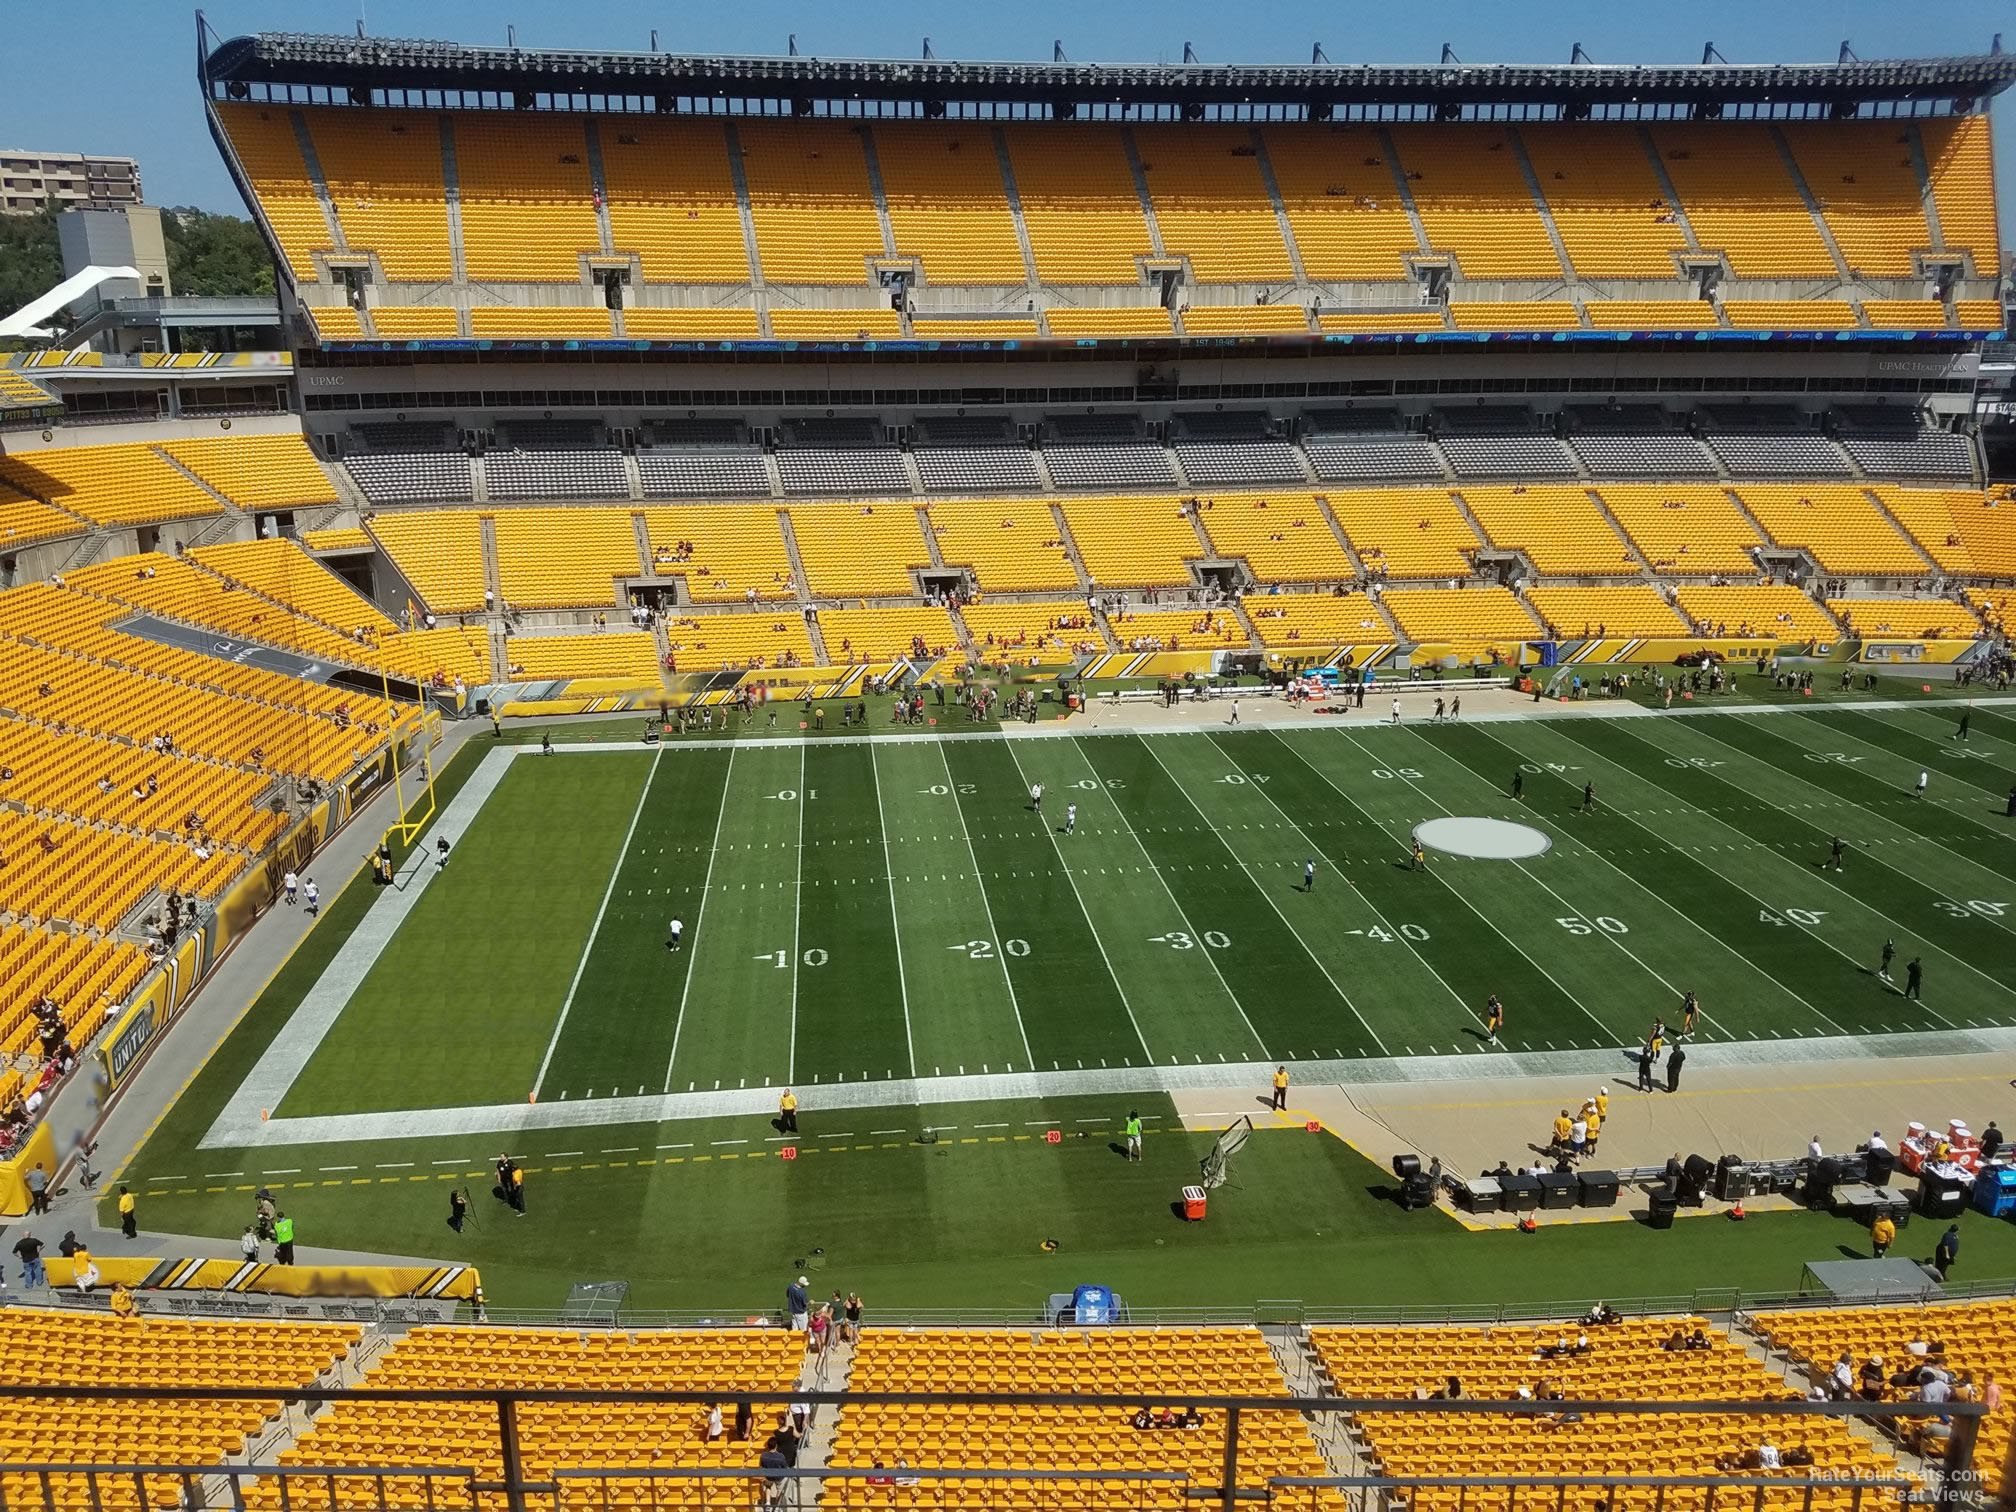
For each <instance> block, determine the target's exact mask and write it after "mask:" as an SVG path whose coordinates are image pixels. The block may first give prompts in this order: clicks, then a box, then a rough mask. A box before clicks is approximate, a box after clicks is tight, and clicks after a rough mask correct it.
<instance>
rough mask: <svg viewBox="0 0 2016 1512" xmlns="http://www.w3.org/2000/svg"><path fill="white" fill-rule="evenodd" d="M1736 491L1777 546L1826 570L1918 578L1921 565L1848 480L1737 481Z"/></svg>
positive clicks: (1872, 505) (1867, 497) (1920, 560)
mask: <svg viewBox="0 0 2016 1512" xmlns="http://www.w3.org/2000/svg"><path fill="white" fill-rule="evenodd" d="M1735 491H1736V495H1737V497H1739V498H1740V499H1742V501H1743V502H1744V504H1746V505H1747V506H1749V509H1750V512H1751V514H1753V515H1755V516H1756V517H1757V522H1758V523H1759V524H1760V525H1762V526H1763V527H1764V528H1765V529H1766V530H1768V531H1770V532H1771V538H1772V539H1773V540H1774V541H1776V542H1777V543H1778V544H1779V545H1780V546H1801V547H1804V548H1805V549H1806V550H1808V551H1810V552H1811V553H1812V554H1813V559H1814V560H1815V561H1817V562H1818V563H1819V564H1820V565H1821V567H1822V568H1823V569H1824V570H1826V571H1828V572H1843V573H1882V574H1891V575H1901V576H1905V577H1917V576H1919V575H1921V574H1922V573H1923V572H1924V571H1925V563H1924V561H1923V560H1922V559H1921V558H1920V557H1919V555H1918V553H1917V552H1915V551H1913V550H1912V549H1911V547H1910V545H1909V543H1907V542H1906V541H1905V539H1904V538H1903V537H1902V536H1900V535H1899V534H1898V533H1897V531H1896V528H1895V527H1894V526H1892V525H1891V523H1890V522H1889V521H1888V520H1886V519H1884V518H1883V516H1882V514H1881V513H1880V512H1878V510H1877V508H1876V506H1875V505H1874V504H1872V503H1870V502H1869V496H1868V494H1866V493H1865V492H1864V491H1863V490H1862V489H1860V488H1857V487H1855V486H1854V485H1852V484H1846V483H1739V484H1738V485H1736V490H1735Z"/></svg>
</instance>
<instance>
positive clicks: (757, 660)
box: [665, 607, 816, 672]
mask: <svg viewBox="0 0 2016 1512" xmlns="http://www.w3.org/2000/svg"><path fill="white" fill-rule="evenodd" d="M665 639H666V643H667V644H668V645H670V646H671V648H672V651H671V656H672V670H674V671H677V672H706V671H714V670H718V669H720V668H724V667H734V668H740V667H803V666H810V665H811V664H812V662H813V661H814V660H816V658H815V657H814V655H813V652H812V636H811V633H810V632H809V631H807V630H806V628H805V616H804V615H803V614H801V613H799V611H798V610H797V609H795V608H787V607H779V608H777V609H774V610H770V611H766V612H764V613H761V614H706V615H693V616H686V617H684V618H681V619H674V620H667V621H666V622H665Z"/></svg>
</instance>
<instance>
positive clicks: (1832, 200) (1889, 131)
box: [1777, 121, 1932, 278]
mask: <svg viewBox="0 0 2016 1512" xmlns="http://www.w3.org/2000/svg"><path fill="white" fill-rule="evenodd" d="M1777 130H1778V131H1779V132H1780V133H1781V134H1782V135H1783V136H1784V138H1785V145H1786V146H1788V147H1790V148H1791V149H1792V156H1793V158H1794V160H1795V161H1797V162H1798V164H1799V172H1800V174H1801V176H1803V177H1804V178H1805V180H1806V187H1807V189H1808V190H1810V191H1811V192H1812V195H1813V202H1814V204H1816V205H1818V206H1819V207H1820V213H1821V215H1822V216H1824V217H1825V218H1826V221H1827V228H1828V230H1830V231H1832V232H1833V233H1834V242H1835V245H1837V246H1838V247H1840V249H1841V256H1842V257H1843V258H1844V259H1845V260H1846V261H1847V264H1848V271H1849V272H1850V273H1853V274H1855V275H1857V276H1858V277H1866V278H1909V277H1911V276H1912V275H1913V274H1914V273H1916V272H1917V261H1916V259H1915V258H1914V257H1913V256H1912V254H1913V253H1914V252H1919V251H1924V250H1927V249H1929V248H1930V247H1931V245H1932V231H1931V228H1930V227H1929V226H1927V225H1926V223H1925V206H1924V201H1923V199H1922V198H1921V197H1920V194H1919V188H1918V168H1917V165H1916V164H1915V163H1914V162H1913V161H1912V157H1911V124H1910V123H1909V122H1908V121H1829V122H1827V123H1826V124H1824V125H1822V124H1820V123H1818V122H1803V121H1792V122H1787V123H1785V124H1784V125H1782V126H1779V127H1778V128H1777Z"/></svg>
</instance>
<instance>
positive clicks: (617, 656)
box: [504, 630, 658, 680]
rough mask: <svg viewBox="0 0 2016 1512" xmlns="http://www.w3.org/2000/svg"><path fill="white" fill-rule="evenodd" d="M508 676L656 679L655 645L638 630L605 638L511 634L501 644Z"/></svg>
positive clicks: (512, 677) (650, 638) (516, 677)
mask: <svg viewBox="0 0 2016 1512" xmlns="http://www.w3.org/2000/svg"><path fill="white" fill-rule="evenodd" d="M504 660H505V664H506V668H507V674H506V675H507V676H509V677H510V678H511V679H513V680H517V679H522V678H544V677H638V678H648V679H652V680H656V678H657V676H658V643H657V641H655V640H654V639H652V637H651V636H650V635H648V634H646V633H645V632H643V631H640V630H615V631H611V632H609V633H608V634H607V635H514V636H512V637H511V638H510V639H509V640H507V641H506V642H505V643H504Z"/></svg>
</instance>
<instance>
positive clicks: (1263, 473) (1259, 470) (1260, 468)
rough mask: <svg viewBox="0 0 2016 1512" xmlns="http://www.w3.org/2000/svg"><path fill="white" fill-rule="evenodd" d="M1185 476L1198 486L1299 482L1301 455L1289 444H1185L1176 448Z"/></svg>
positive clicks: (1233, 442)
mask: <svg viewBox="0 0 2016 1512" xmlns="http://www.w3.org/2000/svg"><path fill="white" fill-rule="evenodd" d="M1176 460H1177V461H1179V462H1181V463H1182V464H1183V473H1184V476H1185V477H1187V478H1189V480H1190V481H1191V482H1192V483H1194V484H1197V485H1199V486H1200V487H1210V486H1212V485H1215V484H1223V485H1238V484H1245V483H1300V482H1301V481H1302V476H1303V474H1302V456H1301V453H1299V452H1297V451H1296V450H1295V448H1294V447H1292V446H1290V445H1289V444H1288V443H1287V442H1286V441H1186V442H1184V443H1182V444H1181V445H1179V446H1177V447H1176Z"/></svg>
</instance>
